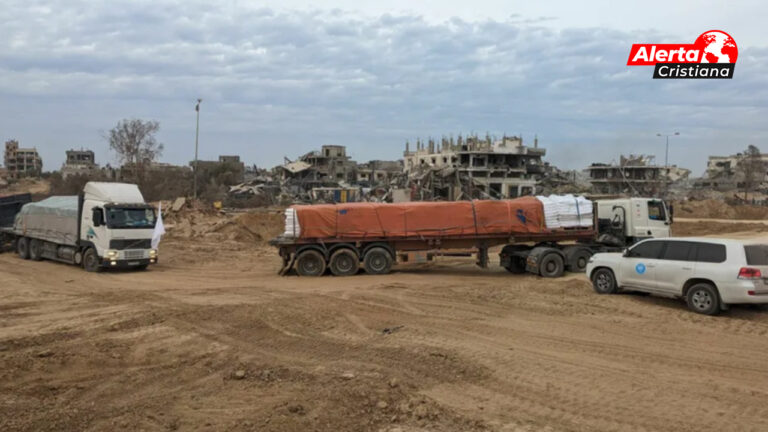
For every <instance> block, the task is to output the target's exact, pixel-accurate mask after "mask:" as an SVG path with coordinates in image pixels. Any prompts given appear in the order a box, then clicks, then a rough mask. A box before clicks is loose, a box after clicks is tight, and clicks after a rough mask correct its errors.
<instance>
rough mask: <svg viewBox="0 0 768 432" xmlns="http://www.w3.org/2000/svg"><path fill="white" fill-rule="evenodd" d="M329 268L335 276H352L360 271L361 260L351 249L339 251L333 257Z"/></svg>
mask: <svg viewBox="0 0 768 432" xmlns="http://www.w3.org/2000/svg"><path fill="white" fill-rule="evenodd" d="M328 267H329V268H330V269H331V273H333V274H334V275H335V276H352V275H354V274H355V273H357V271H358V270H359V269H360V259H359V258H358V257H357V254H356V253H355V252H354V251H352V250H350V249H346V248H344V249H339V250H337V251H336V252H334V253H333V255H331V261H330V262H329V263H328Z"/></svg>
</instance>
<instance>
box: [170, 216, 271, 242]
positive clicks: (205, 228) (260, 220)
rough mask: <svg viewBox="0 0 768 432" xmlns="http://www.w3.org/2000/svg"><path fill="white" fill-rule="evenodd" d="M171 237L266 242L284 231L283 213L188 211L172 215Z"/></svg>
mask: <svg viewBox="0 0 768 432" xmlns="http://www.w3.org/2000/svg"><path fill="white" fill-rule="evenodd" d="M168 220H169V229H168V235H169V237H171V238H182V239H190V238H203V239H207V240H219V241H236V242H247V243H258V244H263V243H266V242H267V241H268V240H269V239H271V238H273V237H275V236H277V235H279V234H280V233H281V232H282V231H283V212H282V210H259V211H254V212H247V213H221V212H215V211H204V210H199V209H185V210H183V211H181V212H178V213H173V214H171V215H169V217H168Z"/></svg>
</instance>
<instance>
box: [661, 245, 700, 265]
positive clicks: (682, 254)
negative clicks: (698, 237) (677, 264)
mask: <svg viewBox="0 0 768 432" xmlns="http://www.w3.org/2000/svg"><path fill="white" fill-rule="evenodd" d="M665 243H666V244H667V247H666V248H665V249H664V255H663V256H662V257H661V259H665V260H671V261H693V260H694V258H695V257H696V255H695V252H696V248H693V247H692V246H693V243H691V242H687V241H666V242H665Z"/></svg>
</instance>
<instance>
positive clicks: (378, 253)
mask: <svg viewBox="0 0 768 432" xmlns="http://www.w3.org/2000/svg"><path fill="white" fill-rule="evenodd" d="M363 268H365V272H366V273H368V274H387V273H389V271H390V270H391V269H392V255H390V254H389V251H388V250H386V249H384V248H380V247H375V248H371V249H370V250H369V251H368V252H366V253H365V257H364V258H363Z"/></svg>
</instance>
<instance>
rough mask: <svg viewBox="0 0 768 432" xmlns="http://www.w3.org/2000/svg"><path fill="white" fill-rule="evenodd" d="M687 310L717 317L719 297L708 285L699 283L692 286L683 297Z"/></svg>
mask: <svg viewBox="0 0 768 432" xmlns="http://www.w3.org/2000/svg"><path fill="white" fill-rule="evenodd" d="M685 299H686V301H687V303H688V308H689V309H690V310H692V311H694V312H696V313H700V314H704V315H717V314H718V313H719V312H720V296H719V295H718V294H717V289H715V287H713V286H712V285H710V284H707V283H700V284H696V285H694V286H692V287H691V288H690V289H689V290H688V294H687V295H686V296H685Z"/></svg>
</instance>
